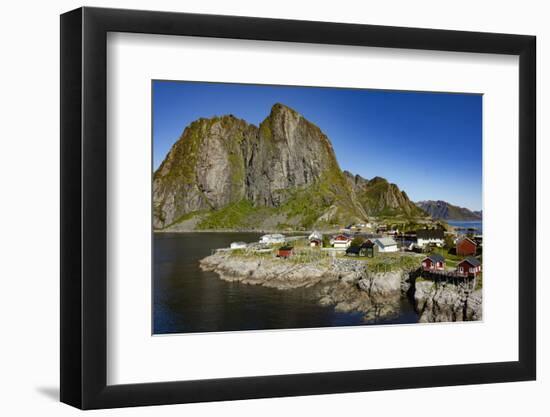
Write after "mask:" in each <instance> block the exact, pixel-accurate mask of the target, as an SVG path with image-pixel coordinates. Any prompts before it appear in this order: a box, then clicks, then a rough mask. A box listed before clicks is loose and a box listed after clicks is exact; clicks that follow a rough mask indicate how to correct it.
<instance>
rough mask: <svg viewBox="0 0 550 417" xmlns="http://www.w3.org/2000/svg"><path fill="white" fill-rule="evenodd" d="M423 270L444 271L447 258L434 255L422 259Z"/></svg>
mask: <svg viewBox="0 0 550 417" xmlns="http://www.w3.org/2000/svg"><path fill="white" fill-rule="evenodd" d="M422 269H423V270H424V271H444V270H445V258H443V256H441V255H439V254H438V253H434V254H433V255H430V256H427V257H426V258H424V259H422Z"/></svg>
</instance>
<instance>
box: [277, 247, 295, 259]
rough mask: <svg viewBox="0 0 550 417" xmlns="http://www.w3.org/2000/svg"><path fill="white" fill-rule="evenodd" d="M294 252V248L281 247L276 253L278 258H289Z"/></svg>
mask: <svg viewBox="0 0 550 417" xmlns="http://www.w3.org/2000/svg"><path fill="white" fill-rule="evenodd" d="M293 251H294V248H293V247H292V246H282V247H280V248H279V250H278V251H277V256H278V257H279V258H289V257H290V256H292V253H293Z"/></svg>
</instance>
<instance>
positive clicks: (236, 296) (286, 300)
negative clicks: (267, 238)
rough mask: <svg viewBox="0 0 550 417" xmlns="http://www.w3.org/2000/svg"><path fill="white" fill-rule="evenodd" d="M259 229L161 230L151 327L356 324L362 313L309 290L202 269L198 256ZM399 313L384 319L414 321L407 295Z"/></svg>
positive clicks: (196, 329) (156, 237)
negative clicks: (231, 278) (320, 300)
mask: <svg viewBox="0 0 550 417" xmlns="http://www.w3.org/2000/svg"><path fill="white" fill-rule="evenodd" d="M258 237H259V234H256V233H179V234H178V233H157V234H155V235H154V273H153V297H154V305H153V326H154V329H153V332H154V333H155V334H165V333H190V332H214V331H230V330H261V329H288V328H304V327H328V326H356V325H361V324H365V323H364V321H363V315H362V314H361V313H343V312H337V311H335V310H334V308H333V307H331V306H328V307H324V306H320V305H318V304H317V300H316V299H314V298H313V292H312V291H311V289H295V290H289V291H281V290H277V289H274V288H266V287H263V286H259V285H246V284H241V283H238V282H226V281H223V280H221V279H219V278H218V276H217V274H216V273H214V272H204V271H202V270H201V269H200V268H199V263H198V261H199V259H201V258H204V257H205V256H207V255H209V254H210V253H211V251H212V249H214V248H221V247H227V246H229V244H230V243H231V242H235V241H245V242H252V241H256V240H258ZM401 304H402V306H401V309H402V311H401V314H400V316H399V317H397V318H396V319H393V320H389V321H383V322H380V323H383V324H392V323H415V322H416V321H417V315H416V313H415V312H414V311H413V309H412V307H411V305H410V304H409V302H408V301H407V300H406V299H403V300H402V303H401Z"/></svg>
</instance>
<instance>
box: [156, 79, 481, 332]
mask: <svg viewBox="0 0 550 417" xmlns="http://www.w3.org/2000/svg"><path fill="white" fill-rule="evenodd" d="M151 88H152V92H151V94H152V103H151V105H152V121H153V123H152V150H153V167H152V170H153V174H152V232H153V237H152V239H153V248H152V251H153V274H152V287H153V288H152V290H153V311H152V314H153V320H152V323H153V329H152V333H153V334H157V335H158V334H177V333H197V332H225V331H245V330H269V329H303V328H323V327H340V326H362V325H388V324H416V323H436V322H439V323H440V322H466V321H481V320H482V319H483V314H482V312H483V297H482V294H483V271H482V257H483V255H482V253H483V228H482V222H483V210H482V204H483V190H482V183H483V172H482V142H483V141H482V139H483V138H482V113H483V111H482V103H483V96H482V95H481V94H466V93H464V94H462V93H446V92H429V91H426V92H424V91H396V90H371V89H358V88H333V87H312V86H283V85H254V84H231V83H213V82H196V81H193V82H188V81H180V80H153V81H152V86H151Z"/></svg>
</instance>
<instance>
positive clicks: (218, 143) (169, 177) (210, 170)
mask: <svg viewBox="0 0 550 417" xmlns="http://www.w3.org/2000/svg"><path fill="white" fill-rule="evenodd" d="M256 137H257V128H255V127H254V126H251V125H249V124H248V123H246V122H245V121H243V120H239V119H236V118H234V117H233V116H224V117H221V118H213V119H199V120H197V121H195V122H193V123H192V124H191V125H190V126H189V127H187V128H186V129H185V130H184V132H183V134H182V135H181V137H180V139H179V140H178V141H177V142H176V143H175V144H174V146H173V147H172V149H171V150H170V152H169V153H168V155H167V156H166V158H165V160H164V161H163V162H162V164H161V165H160V167H159V168H158V170H157V171H156V172H155V174H154V177H153V202H154V227H156V228H160V227H163V226H165V225H167V224H170V223H173V222H174V221H176V220H177V219H178V218H179V217H181V216H183V215H185V214H188V213H191V212H196V211H200V210H210V209H219V208H221V207H224V206H226V205H228V204H230V203H234V202H236V201H239V200H241V199H243V198H244V197H245V195H246V193H247V187H246V183H247V178H246V171H245V157H246V155H247V152H248V149H249V147H250V143H251V142H253V141H254V140H255V138H256Z"/></svg>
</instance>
